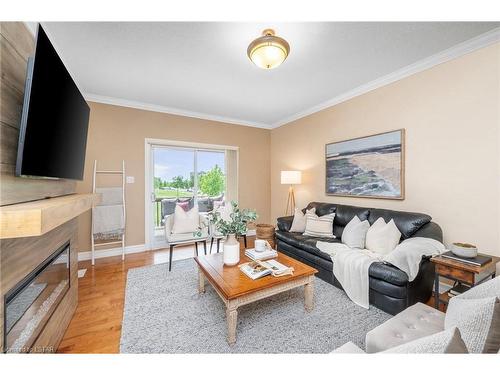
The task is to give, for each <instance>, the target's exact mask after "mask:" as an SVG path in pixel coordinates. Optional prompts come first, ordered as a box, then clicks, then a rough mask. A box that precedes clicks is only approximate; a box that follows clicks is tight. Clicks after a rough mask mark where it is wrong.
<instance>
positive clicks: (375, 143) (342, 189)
mask: <svg viewBox="0 0 500 375" xmlns="http://www.w3.org/2000/svg"><path fill="white" fill-rule="evenodd" d="M404 136H405V133H404V129H400V130H395V131H391V132H388V133H382V134H376V135H371V136H367V137H361V138H355V139H350V140H347V141H341V142H335V143H329V144H327V145H326V194H328V195H339V196H348V197H365V198H385V199H404Z"/></svg>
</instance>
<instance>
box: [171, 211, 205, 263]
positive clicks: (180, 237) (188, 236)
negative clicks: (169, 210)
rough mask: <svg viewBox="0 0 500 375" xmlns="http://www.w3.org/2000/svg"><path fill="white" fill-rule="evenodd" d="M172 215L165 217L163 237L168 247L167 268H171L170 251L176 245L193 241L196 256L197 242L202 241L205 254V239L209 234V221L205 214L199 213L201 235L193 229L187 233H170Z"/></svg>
mask: <svg viewBox="0 0 500 375" xmlns="http://www.w3.org/2000/svg"><path fill="white" fill-rule="evenodd" d="M174 216H175V215H173V214H172V215H168V216H166V217H165V238H166V240H167V243H168V245H169V247H170V253H169V265H168V270H169V271H170V270H172V253H173V249H174V247H175V246H177V245H187V244H191V243H194V245H195V252H196V256H198V243H200V242H201V243H203V249H204V252H205V255H206V254H207V239H208V236H209V223H208V219H207V217H206V216H205V215H203V214H199V227H200V228H201V236H197V235H196V234H195V232H194V231H191V232H187V233H172V228H173V226H174Z"/></svg>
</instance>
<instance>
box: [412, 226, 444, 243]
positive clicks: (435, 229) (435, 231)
mask: <svg viewBox="0 0 500 375" xmlns="http://www.w3.org/2000/svg"><path fill="white" fill-rule="evenodd" d="M412 237H426V238H432V239H434V240H436V241H439V242H443V230H442V229H441V227H440V226H439V225H437V224H436V223H435V222H433V221H431V222H430V223H427V224H425V225H424V226H423V227H421V228H420V229H419V230H417V231H416V232H415V233H414V234H413V236H412Z"/></svg>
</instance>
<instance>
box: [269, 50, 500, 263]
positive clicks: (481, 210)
mask: <svg viewBox="0 0 500 375" xmlns="http://www.w3.org/2000/svg"><path fill="white" fill-rule="evenodd" d="M367 63H369V62H367ZM334 68H335V67H332V69H334ZM499 70H500V44H496V45H493V46H490V47H487V48H484V49H481V50H478V51H476V52H473V53H470V54H468V55H465V56H462V57H460V58H458V59H456V60H453V61H450V62H447V63H444V64H441V65H438V66H435V67H433V68H431V69H429V70H426V71H424V72H421V73H418V74H415V75H413V76H410V77H408V78H405V79H403V80H400V81H398V82H395V83H393V84H391V85H388V86H385V87H382V88H379V89H377V90H374V91H372V92H369V93H367V94H364V95H361V96H359V97H356V98H354V99H351V100H349V101H347V102H344V103H341V104H338V105H335V106H333V107H330V108H328V109H325V110H323V111H320V112H318V113H315V114H313V115H310V116H307V117H305V118H302V119H300V120H297V121H295V122H292V123H290V124H287V125H285V126H282V127H280V128H278V129H274V130H272V132H271V160H272V165H271V202H272V210H271V217H272V218H273V219H274V218H276V217H277V216H282V215H283V211H284V209H285V204H286V194H287V187H286V186H282V185H280V170H284V169H298V170H302V171H303V184H302V185H300V186H298V187H297V188H296V199H297V204H298V206H300V207H303V206H305V205H306V204H307V203H308V202H310V201H313V200H317V201H325V202H338V203H343V204H352V205H359V206H368V207H383V208H389V209H395V210H410V211H417V212H424V213H428V214H430V215H432V217H433V219H434V221H436V222H437V223H439V224H440V225H441V227H442V228H443V230H444V235H445V242H447V243H449V242H450V241H468V242H471V243H474V244H477V245H478V246H479V248H480V249H481V250H482V251H484V252H486V253H491V254H496V255H500V239H499V232H500V218H499V215H500V198H499V197H500V182H499V180H500V161H499V159H500V151H499V148H500V131H499V126H500V125H499V109H500V95H499V91H500V72H499ZM400 128H405V129H406V199H405V200H404V201H395V200H381V199H366V198H340V197H332V196H326V195H325V192H324V191H325V190H324V184H325V182H324V179H325V159H324V158H325V156H324V149H325V143H329V142H334V141H340V140H346V139H350V138H355V137H360V136H366V135H370V134H375V133H380V132H385V131H389V130H394V129H400Z"/></svg>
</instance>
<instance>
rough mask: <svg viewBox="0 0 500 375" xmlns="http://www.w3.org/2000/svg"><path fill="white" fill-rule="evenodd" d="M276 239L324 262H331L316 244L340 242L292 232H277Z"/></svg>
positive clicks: (328, 256) (335, 239) (334, 239)
mask: <svg viewBox="0 0 500 375" xmlns="http://www.w3.org/2000/svg"><path fill="white" fill-rule="evenodd" d="M276 237H277V238H278V239H280V240H282V241H283V242H286V243H287V244H289V245H292V246H295V247H297V248H299V249H302V250H305V251H307V252H308V253H311V254H314V255H317V256H319V257H321V258H323V259H325V260H328V261H331V259H332V258H331V257H330V255H328V254H326V253H324V252H322V251H321V250H319V249H318V248H317V247H316V242H318V241H325V242H340V241H339V240H338V239H337V238H327V237H309V236H305V235H303V234H301V233H293V232H282V231H277V232H276Z"/></svg>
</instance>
